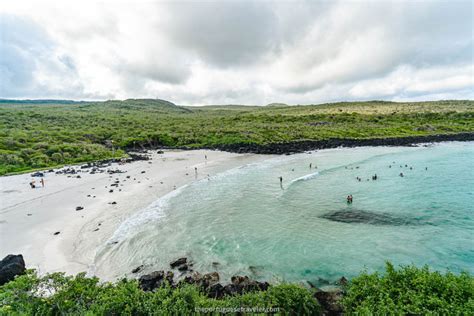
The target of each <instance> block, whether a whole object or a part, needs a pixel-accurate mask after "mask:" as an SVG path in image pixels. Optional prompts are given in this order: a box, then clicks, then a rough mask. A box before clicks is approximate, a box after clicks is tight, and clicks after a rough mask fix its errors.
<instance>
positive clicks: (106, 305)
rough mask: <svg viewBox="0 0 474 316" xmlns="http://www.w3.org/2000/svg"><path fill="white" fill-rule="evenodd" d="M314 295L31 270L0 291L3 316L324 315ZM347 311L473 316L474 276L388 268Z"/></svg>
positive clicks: (350, 300) (356, 289)
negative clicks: (262, 311) (214, 294)
mask: <svg viewBox="0 0 474 316" xmlns="http://www.w3.org/2000/svg"><path fill="white" fill-rule="evenodd" d="M312 291H313V290H308V289H305V288H302V287H300V286H298V285H291V284H283V285H277V286H272V287H270V289H269V290H268V291H266V292H255V293H246V294H244V295H240V296H227V297H225V298H224V299H222V300H217V299H211V298H208V297H207V296H206V295H205V294H204V293H202V292H201V291H200V290H199V289H198V288H196V287H195V286H191V285H185V286H182V287H178V288H176V289H172V288H170V287H165V288H160V289H158V290H157V291H156V292H144V291H142V290H141V289H140V288H139V287H138V283H137V281H131V280H122V281H119V282H117V283H100V282H99V280H98V279H97V278H86V277H85V276H84V274H78V275H77V276H75V277H66V276H64V274H62V273H53V274H49V275H46V276H44V277H38V276H37V275H36V273H35V272H34V271H32V270H29V271H28V273H27V274H26V275H23V276H19V277H17V278H16V279H15V280H14V281H11V282H9V283H7V284H5V285H3V286H1V287H0V315H163V314H164V315H188V314H192V313H194V312H195V311H196V310H197V308H198V309H199V308H223V309H227V310H228V309H229V308H241V307H244V308H279V311H280V313H281V314H288V313H290V314H294V315H319V314H320V312H321V307H320V305H319V304H318V302H317V301H316V299H314V296H313V293H312ZM343 306H344V309H345V312H346V313H347V314H348V315H473V314H474V278H473V277H471V276H470V275H468V274H466V273H462V274H460V275H454V274H452V273H449V272H448V273H447V274H444V275H443V274H440V273H438V272H430V271H429V269H428V268H427V267H424V268H416V267H414V266H406V267H401V268H400V269H398V270H395V269H394V268H393V266H392V265H391V264H389V263H388V264H387V270H386V272H385V273H384V274H383V275H380V274H378V273H374V274H367V273H362V274H361V275H360V276H358V277H356V278H355V279H353V280H352V281H351V282H350V284H349V286H348V287H347V293H346V295H345V297H344V299H343ZM201 311H204V310H201ZM231 314H235V313H231Z"/></svg>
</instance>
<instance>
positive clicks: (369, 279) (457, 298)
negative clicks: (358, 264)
mask: <svg viewBox="0 0 474 316" xmlns="http://www.w3.org/2000/svg"><path fill="white" fill-rule="evenodd" d="M343 303H344V307H345V310H346V311H347V312H348V314H357V315H474V278H473V277H471V276H470V275H469V274H467V273H461V274H460V275H455V274H453V273H450V272H448V273H446V274H441V273H439V272H436V271H435V272H433V271H430V270H429V268H428V267H427V266H424V267H423V268H417V267H415V266H404V267H401V268H400V269H398V270H395V268H394V267H393V265H392V264H390V263H387V266H386V272H385V273H384V274H383V275H381V274H379V273H373V274H368V273H365V272H364V273H361V274H360V275H359V276H358V277H356V278H354V279H353V280H351V283H350V285H349V287H348V289H347V294H346V295H345V297H344V299H343Z"/></svg>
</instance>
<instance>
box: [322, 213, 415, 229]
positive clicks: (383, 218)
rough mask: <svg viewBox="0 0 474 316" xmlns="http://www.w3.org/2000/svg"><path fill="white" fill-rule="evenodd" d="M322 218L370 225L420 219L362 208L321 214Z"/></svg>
mask: <svg viewBox="0 0 474 316" xmlns="http://www.w3.org/2000/svg"><path fill="white" fill-rule="evenodd" d="M320 217H321V218H324V219H328V220H331V221H333V222H341V223H360V224H370V225H394V226H401V225H416V224H419V222H418V221H416V220H414V219H410V218H402V217H395V216H392V215H389V214H384V213H375V212H368V211H362V210H355V209H350V210H340V211H335V212H331V213H327V214H324V215H322V216H320Z"/></svg>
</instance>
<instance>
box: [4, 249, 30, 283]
mask: <svg viewBox="0 0 474 316" xmlns="http://www.w3.org/2000/svg"><path fill="white" fill-rule="evenodd" d="M25 270H26V268H25V261H24V260H23V256H22V255H8V256H6V257H5V258H3V260H2V261H0V285H3V284H5V283H7V282H10V281H12V280H13V279H14V278H15V276H17V275H21V274H23V273H25Z"/></svg>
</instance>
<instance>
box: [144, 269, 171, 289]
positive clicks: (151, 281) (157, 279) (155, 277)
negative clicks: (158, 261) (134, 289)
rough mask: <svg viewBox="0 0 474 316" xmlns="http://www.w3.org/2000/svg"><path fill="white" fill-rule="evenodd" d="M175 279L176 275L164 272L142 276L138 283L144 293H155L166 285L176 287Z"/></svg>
mask: <svg viewBox="0 0 474 316" xmlns="http://www.w3.org/2000/svg"><path fill="white" fill-rule="evenodd" d="M173 277H174V274H173V272H171V271H168V272H166V273H165V272H164V271H154V272H152V273H150V274H145V275H142V276H141V277H140V278H139V279H138V283H139V286H140V288H141V289H142V290H143V291H153V290H155V289H157V288H160V287H162V286H164V285H165V284H166V283H168V284H169V285H171V286H174V283H173Z"/></svg>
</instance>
